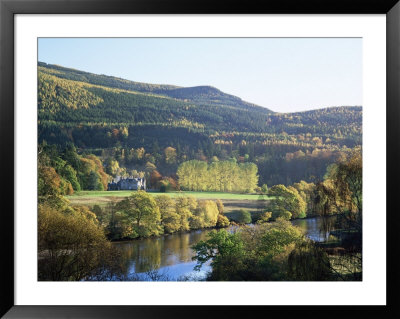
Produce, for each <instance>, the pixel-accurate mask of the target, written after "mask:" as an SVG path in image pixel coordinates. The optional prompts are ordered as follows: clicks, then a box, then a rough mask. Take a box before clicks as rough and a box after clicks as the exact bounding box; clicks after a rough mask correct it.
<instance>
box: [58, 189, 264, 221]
mask: <svg viewBox="0 0 400 319" xmlns="http://www.w3.org/2000/svg"><path fill="white" fill-rule="evenodd" d="M148 193H149V194H151V195H153V196H159V195H168V196H170V197H172V198H176V197H179V196H193V197H195V198H196V199H209V200H216V199H220V200H222V202H223V204H224V207H225V212H226V213H227V214H234V212H236V211H238V210H240V209H246V210H248V211H250V212H252V211H256V210H257V209H258V208H259V207H260V204H261V203H262V205H263V206H265V205H266V202H267V201H268V200H270V199H272V197H268V196H262V197H261V196H260V195H259V194H233V193H223V192H168V193H161V192H148ZM131 194H132V191H128V190H123V191H81V192H76V193H75V194H73V195H69V196H65V197H66V198H67V199H68V200H69V201H70V203H71V204H72V205H85V206H93V205H99V206H102V207H104V206H106V205H107V203H108V202H110V201H119V200H121V199H123V198H124V197H128V196H129V195H131ZM262 201H263V202H262ZM228 217H230V216H229V215H228Z"/></svg>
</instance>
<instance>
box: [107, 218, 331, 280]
mask: <svg viewBox="0 0 400 319" xmlns="http://www.w3.org/2000/svg"><path fill="white" fill-rule="evenodd" d="M333 221H334V220H333V219H332V218H330V219H328V223H329V225H328V226H329V227H326V225H324V221H323V219H322V218H320V217H314V218H307V219H297V220H294V221H292V224H293V225H295V226H298V227H300V228H301V229H303V230H304V232H305V234H306V236H307V237H309V238H310V239H312V240H314V241H324V240H325V239H326V238H327V236H329V231H325V232H322V231H321V229H329V230H333V228H332V225H333ZM210 231H211V230H209V229H205V230H197V231H191V232H188V233H182V234H173V235H168V236H162V237H158V238H147V239H142V240H133V241H127V242H116V243H113V245H115V247H117V248H118V249H120V250H121V252H122V255H123V260H124V265H123V268H124V272H125V275H127V276H128V277H129V276H133V277H134V278H136V280H162V281H168V280H169V281H171V280H172V281H173V280H185V279H186V280H201V279H203V278H204V277H205V276H206V273H207V272H208V271H210V270H211V267H210V265H209V264H206V265H203V267H202V268H201V271H194V270H193V268H194V266H195V265H196V262H195V261H192V257H193V255H194V252H193V250H192V249H191V248H190V247H191V246H192V245H194V244H196V243H198V242H199V241H200V240H205V239H206V238H207V233H209V232H210Z"/></svg>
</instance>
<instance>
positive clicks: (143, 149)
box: [38, 62, 362, 185]
mask: <svg viewBox="0 0 400 319" xmlns="http://www.w3.org/2000/svg"><path fill="white" fill-rule="evenodd" d="M38 83H39V85H38V129H39V143H42V142H43V141H46V143H47V144H54V145H56V146H57V148H58V149H59V150H58V151H59V152H60V153H62V152H63V151H64V150H65V148H66V147H67V145H69V147H70V145H71V144H73V145H74V146H75V147H76V148H77V151H78V153H80V154H81V155H82V156H86V155H88V154H95V155H97V156H99V157H100V159H101V160H102V161H103V163H104V166H105V167H104V168H105V171H106V173H107V174H109V175H110V176H115V175H117V174H119V175H124V174H127V175H134V174H139V175H140V174H141V175H143V174H147V175H148V177H149V179H150V175H151V174H153V175H152V176H153V177H154V175H156V174H155V173H154V172H157V174H159V176H158V175H157V176H158V177H157V178H158V179H159V180H162V178H166V179H167V178H169V179H170V180H171V179H172V180H176V179H177V176H176V172H177V168H178V166H179V165H180V164H182V163H184V162H186V161H189V160H199V161H204V162H207V163H209V164H211V163H213V162H216V161H223V160H231V161H235V162H237V163H255V164H256V165H257V168H258V174H259V184H260V185H262V184H265V183H267V184H268V185H274V184H285V185H289V184H292V183H294V182H299V181H300V180H305V181H314V182H315V181H318V180H322V178H323V175H324V173H325V172H326V168H327V166H328V165H329V164H331V163H333V162H334V161H335V160H337V159H338V158H343V157H346V156H347V154H349V153H350V151H351V149H352V148H355V147H359V146H361V142H362V108H361V107H331V108H325V109H320V110H313V111H307V112H299V113H287V114H285V113H274V112H272V111H271V110H269V109H267V108H264V107H261V106H257V105H254V104H251V103H248V102H245V101H243V100H241V99H240V98H238V97H235V96H232V95H229V94H226V93H224V92H221V91H220V90H218V89H217V88H214V87H210V86H199V87H189V88H185V87H177V86H172V85H157V84H147V83H140V82H133V81H128V80H124V79H120V78H116V77H111V76H106V75H96V74H92V73H87V72H84V71H79V70H74V69H68V68H64V67H61V66H55V65H48V64H46V63H41V62H39V64H38Z"/></svg>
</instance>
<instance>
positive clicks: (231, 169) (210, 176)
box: [177, 160, 258, 193]
mask: <svg viewBox="0 0 400 319" xmlns="http://www.w3.org/2000/svg"><path fill="white" fill-rule="evenodd" d="M177 175H178V177H179V185H180V187H181V188H182V189H184V190H189V191H216V192H239V193H252V192H254V190H255V189H256V187H257V184H258V175H257V165H255V164H254V163H237V162H236V161H235V160H230V161H215V162H212V163H210V164H208V163H207V162H204V161H199V160H191V161H187V162H183V163H182V164H181V165H179V167H178V170H177Z"/></svg>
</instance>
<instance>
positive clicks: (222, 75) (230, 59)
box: [38, 38, 362, 112]
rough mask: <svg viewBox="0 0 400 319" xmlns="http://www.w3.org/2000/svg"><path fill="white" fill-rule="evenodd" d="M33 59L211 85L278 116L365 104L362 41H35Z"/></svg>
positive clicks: (136, 77)
mask: <svg viewBox="0 0 400 319" xmlns="http://www.w3.org/2000/svg"><path fill="white" fill-rule="evenodd" d="M38 54H39V61H41V62H46V63H50V64H58V65H62V66H65V67H71V68H75V69H79V70H83V71H87V72H92V73H97V74H106V75H113V76H117V77H121V78H124V79H128V80H132V81H138V82H147V83H156V84H174V85H179V86H197V85H212V86H215V87H217V88H218V89H220V90H222V91H224V92H226V93H229V94H233V95H236V96H238V97H240V98H242V99H243V100H245V101H248V102H251V103H255V104H258V105H261V106H265V107H268V108H270V109H272V110H273V111H276V112H296V111H303V110H310V109H316V108H322V107H327V106H342V105H346V106H348V105H362V39H360V38H96V39H94V38H40V39H39V50H38Z"/></svg>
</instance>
